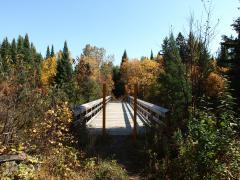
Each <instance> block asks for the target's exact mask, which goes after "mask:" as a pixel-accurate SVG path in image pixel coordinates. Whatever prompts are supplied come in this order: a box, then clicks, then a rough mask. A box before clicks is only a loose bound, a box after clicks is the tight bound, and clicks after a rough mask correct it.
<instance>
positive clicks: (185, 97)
mask: <svg viewBox="0 0 240 180" xmlns="http://www.w3.org/2000/svg"><path fill="white" fill-rule="evenodd" d="M162 49H163V54H164V55H163V60H164V71H165V72H164V73H163V74H161V75H160V77H159V80H160V81H159V82H160V84H161V86H162V88H163V89H162V90H161V91H162V92H163V94H167V96H166V97H165V102H166V103H167V104H168V107H169V109H171V111H172V112H175V113H176V114H178V117H177V118H178V119H181V118H183V117H185V116H186V113H187V112H188V106H189V105H190V104H189V103H190V102H191V89H190V83H189V81H188V77H187V76H186V74H187V73H186V68H185V65H184V64H183V62H182V59H181V57H180V53H179V50H178V48H177V44H176V41H175V39H174V36H173V34H171V35H170V37H169V38H166V39H165V40H164V43H163V45H162Z"/></svg>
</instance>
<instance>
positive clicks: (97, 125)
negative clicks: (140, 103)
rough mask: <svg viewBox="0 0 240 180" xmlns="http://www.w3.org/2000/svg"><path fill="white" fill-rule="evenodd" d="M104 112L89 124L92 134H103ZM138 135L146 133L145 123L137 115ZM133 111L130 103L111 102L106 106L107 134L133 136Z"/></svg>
mask: <svg viewBox="0 0 240 180" xmlns="http://www.w3.org/2000/svg"><path fill="white" fill-rule="evenodd" d="M102 113H103V112H102V111H101V112H100V113H99V114H98V115H97V116H96V117H95V118H93V119H91V120H90V121H89V122H88V123H87V127H88V129H89V132H90V134H101V133H102ZM136 120H137V123H136V124H137V125H136V127H137V128H136V129H137V133H144V132H145V124H144V123H145V122H144V121H143V120H142V118H141V117H140V116H139V115H137V119H136ZM133 126H134V124H133V109H132V108H131V106H130V105H129V104H128V103H121V102H110V103H108V104H107V105H106V133H108V134H109V135H132V132H133Z"/></svg>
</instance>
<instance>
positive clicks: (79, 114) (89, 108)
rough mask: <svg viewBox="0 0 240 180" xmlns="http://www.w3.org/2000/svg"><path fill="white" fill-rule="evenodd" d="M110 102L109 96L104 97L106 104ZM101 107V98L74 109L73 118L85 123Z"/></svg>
mask: <svg viewBox="0 0 240 180" xmlns="http://www.w3.org/2000/svg"><path fill="white" fill-rule="evenodd" d="M110 100H111V96H107V97H106V104H107V103H108V102H109V101H110ZM102 107H103V98H100V99H97V100H95V101H91V102H88V103H85V104H81V105H78V106H75V107H74V110H73V112H74V117H75V118H76V119H77V121H84V122H87V121H88V120H90V119H91V118H92V117H93V116H95V115H96V114H97V113H98V112H100V111H101V109H102Z"/></svg>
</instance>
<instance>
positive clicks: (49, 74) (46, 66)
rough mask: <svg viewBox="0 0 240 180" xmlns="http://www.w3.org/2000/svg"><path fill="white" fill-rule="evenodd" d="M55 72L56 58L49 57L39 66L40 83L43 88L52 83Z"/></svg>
mask: <svg viewBox="0 0 240 180" xmlns="http://www.w3.org/2000/svg"><path fill="white" fill-rule="evenodd" d="M56 72H57V59H56V57H55V56H54V57H49V58H48V59H45V60H44V61H43V62H42V65H41V83H42V85H44V86H47V85H50V84H51V83H53V78H54V77H55V75H56Z"/></svg>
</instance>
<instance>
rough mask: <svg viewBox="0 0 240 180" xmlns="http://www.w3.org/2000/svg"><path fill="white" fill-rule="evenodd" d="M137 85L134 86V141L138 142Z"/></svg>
mask: <svg viewBox="0 0 240 180" xmlns="http://www.w3.org/2000/svg"><path fill="white" fill-rule="evenodd" d="M137 90H138V86H137V84H134V103H133V112H134V114H133V140H134V141H136V138H137V93H138V92H137Z"/></svg>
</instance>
